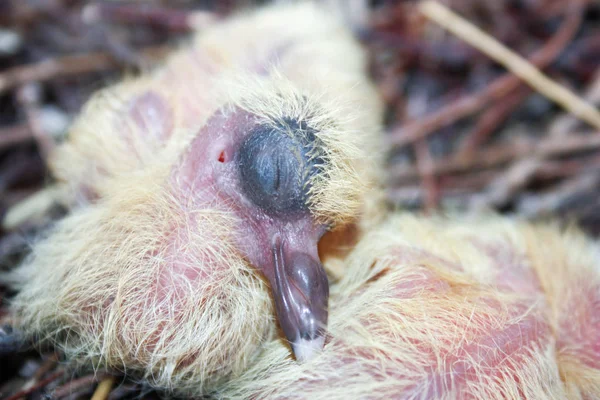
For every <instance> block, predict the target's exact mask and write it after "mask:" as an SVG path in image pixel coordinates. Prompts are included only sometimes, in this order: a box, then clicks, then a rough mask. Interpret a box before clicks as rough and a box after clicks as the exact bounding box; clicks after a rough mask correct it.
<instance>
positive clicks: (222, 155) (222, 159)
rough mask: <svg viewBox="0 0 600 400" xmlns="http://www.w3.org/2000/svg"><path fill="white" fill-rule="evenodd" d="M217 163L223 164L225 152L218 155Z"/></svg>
mask: <svg viewBox="0 0 600 400" xmlns="http://www.w3.org/2000/svg"><path fill="white" fill-rule="evenodd" d="M219 162H220V163H224V162H225V150H223V151H221V153H220V154H219Z"/></svg>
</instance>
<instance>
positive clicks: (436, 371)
mask: <svg viewBox="0 0 600 400" xmlns="http://www.w3.org/2000/svg"><path fill="white" fill-rule="evenodd" d="M599 250H600V248H599V247H598V245H597V244H596V243H594V242H593V241H591V240H590V239H588V238H586V237H585V236H584V235H583V234H581V233H580V232H578V231H577V230H575V229H571V230H566V231H565V230H560V229H558V228H557V227H556V226H551V225H528V224H525V223H520V222H515V221H511V220H507V219H501V218H490V219H479V220H469V219H468V218H464V217H463V218H461V219H444V218H425V217H421V216H409V215H396V216H392V217H390V220H389V221H387V222H385V223H383V224H382V225H381V226H379V227H378V228H376V229H374V230H372V231H370V232H368V233H366V234H365V236H364V237H363V239H362V240H361V241H360V242H359V243H358V245H357V246H356V247H355V248H354V249H353V250H352V251H351V252H350V254H349V255H348V257H347V259H346V265H347V266H348V270H347V273H346V274H345V275H344V277H343V278H342V280H341V281H340V282H339V283H337V284H336V285H334V286H333V287H332V297H331V320H330V325H329V332H328V335H327V339H326V343H325V347H324V351H323V353H322V354H321V355H320V356H319V357H317V358H315V359H314V360H311V361H309V362H308V363H305V364H302V365H297V364H295V363H294V362H293V361H291V360H289V359H287V358H286V354H285V352H284V349H283V348H282V347H281V344H280V343H277V342H271V343H270V344H269V345H268V346H266V350H265V352H264V353H263V354H262V355H261V357H260V358H259V359H258V360H257V362H256V363H255V364H254V365H253V366H252V367H251V368H250V369H249V370H248V371H247V372H246V373H245V374H244V375H242V376H241V377H240V378H238V379H234V380H232V381H231V382H229V383H228V385H227V386H226V388H225V389H223V391H222V392H221V395H222V396H223V397H224V398H248V399H251V398H268V399H283V398H285V399H328V400H331V399H348V398H360V399H563V398H569V399H592V398H598V397H600V386H599V384H600V364H599V362H600V351H598V347H597V343H599V339H600V327H599V326H598V318H599V317H600V303H599V302H598V296H600V270H599V268H598V265H599V262H600V258H599V256H600V253H599Z"/></svg>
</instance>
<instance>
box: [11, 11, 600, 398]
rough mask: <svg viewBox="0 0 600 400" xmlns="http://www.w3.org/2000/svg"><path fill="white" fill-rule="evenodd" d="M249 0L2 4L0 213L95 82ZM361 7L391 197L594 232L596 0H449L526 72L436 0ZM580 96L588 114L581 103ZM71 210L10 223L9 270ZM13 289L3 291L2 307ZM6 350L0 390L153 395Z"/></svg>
mask: <svg viewBox="0 0 600 400" xmlns="http://www.w3.org/2000/svg"><path fill="white" fill-rule="evenodd" d="M255 3H256V2H252V1H249V0H247V1H242V0H238V1H236V0H228V1H216V0H198V1H195V2H191V1H178V2H166V1H162V2H161V1H159V0H156V1H153V2H151V3H147V4H145V5H144V6H143V7H141V6H139V5H138V6H135V5H131V4H126V3H123V2H107V3H105V2H84V1H82V0H53V1H44V2H38V1H34V0H27V1H19V0H9V1H6V2H3V3H2V4H0V193H1V196H0V215H4V214H5V213H6V212H7V210H9V209H10V208H11V207H12V206H14V205H15V204H18V203H20V202H22V201H23V200H24V199H26V198H28V197H29V196H31V195H32V194H34V193H36V192H38V191H39V190H40V189H41V188H42V187H44V186H45V185H47V183H48V182H49V181H50V179H51V178H50V177H49V174H48V171H47V169H46V163H45V159H46V156H47V154H49V153H50V152H51V151H52V149H53V147H54V146H55V145H56V143H57V142H59V141H60V140H62V138H63V136H64V134H65V132H66V130H67V127H68V125H69V123H70V121H71V120H72V119H73V118H74V117H75V116H76V115H77V114H78V112H79V110H80V107H81V105H82V104H83V103H84V102H85V100H86V99H87V98H88V97H89V96H90V95H91V93H93V92H94V91H95V90H97V89H98V88H100V87H102V86H105V85H106V84H108V83H111V82H114V81H116V80H118V79H119V78H120V77H121V76H123V74H124V73H125V74H128V73H129V74H131V73H138V72H140V71H144V70H146V69H148V68H151V67H152V66H153V65H155V64H156V63H158V62H160V61H161V59H162V58H163V57H164V56H165V55H166V54H167V52H168V50H169V49H170V48H172V47H173V45H176V44H178V43H180V42H181V41H182V40H184V39H185V37H186V35H187V34H188V33H189V32H190V31H192V30H193V29H202V28H203V27H204V26H208V24H211V23H215V21H218V20H219V19H221V18H224V17H226V16H227V15H228V14H230V13H231V12H234V11H236V10H238V9H240V8H243V7H253V6H255V5H256V4H255ZM366 3H367V2H366V1H363V0H352V1H348V2H347V3H346V4H347V7H348V10H349V12H348V13H347V17H348V23H349V24H351V25H352V27H353V29H354V30H355V31H356V33H357V35H358V36H359V37H360V39H361V40H362V41H363V43H364V45H365V46H366V47H367V49H368V51H369V54H370V56H371V73H372V76H373V79H374V80H375V82H376V85H377V87H378V88H379V90H380V93H381V95H382V97H383V99H384V101H385V103H386V105H387V114H386V121H385V122H386V135H385V140H386V142H387V145H388V146H387V149H386V151H387V161H386V163H387V164H386V167H387V176H386V184H387V186H386V187H387V196H388V200H389V205H390V207H391V208H401V209H411V210H420V211H424V212H426V213H433V212H439V211H448V212H454V211H460V212H466V213H470V212H481V211H482V210H495V211H497V212H500V213H503V214H507V215H513V216H517V217H523V218H527V219H540V218H548V217H552V218H557V217H558V218H560V219H561V220H562V221H565V222H572V221H576V222H577V223H578V224H580V225H581V226H582V227H583V228H584V229H585V230H587V231H588V232H589V233H590V234H592V235H597V234H598V233H600V219H599V218H600V207H599V206H600V200H599V199H600V196H599V191H600V123H598V122H597V121H598V119H595V118H600V116H599V115H600V114H598V111H597V109H596V108H595V107H594V106H591V107H590V105H595V106H597V104H598V103H600V69H598V65H599V64H600V29H599V28H598V26H599V23H600V4H599V3H597V2H592V1H589V0H588V1H586V0H578V1H563V0H530V1H525V0H501V1H498V0H446V1H444V2H443V4H445V5H446V6H447V7H448V8H450V9H452V10H454V11H455V12H456V13H457V14H459V15H460V16H462V18H463V20H467V21H470V22H471V23H473V24H474V25H476V26H478V27H479V28H480V29H481V30H482V31H484V32H487V34H489V35H490V36H491V37H492V38H493V40H494V42H495V43H496V44H497V43H502V44H504V45H505V46H506V47H508V48H510V49H512V51H514V52H515V53H517V54H519V55H521V56H522V57H523V58H524V60H522V61H523V63H521V64H519V63H517V64H515V65H516V67H515V68H516V69H514V68H512V67H511V65H512V66H514V65H513V64H511V63H510V60H512V58H511V57H512V56H513V55H514V54H512V53H511V54H508V55H507V53H504V52H501V51H500V52H494V51H493V49H492V47H493V46H488V45H486V43H488V44H489V42H486V41H485V40H484V41H483V42H480V46H479V47H478V45H477V43H471V44H468V43H467V42H465V41H464V39H465V38H461V37H460V34H459V35H458V36H457V35H456V33H457V32H456V31H455V30H456V28H457V25H456V24H454V23H453V22H452V21H450V22H448V19H444V18H442V19H443V20H446V22H447V23H446V24H445V26H442V25H440V24H439V23H440V22H441V21H437V22H436V12H437V11H436V9H435V8H434V9H430V10H429V11H427V10H426V7H424V4H426V3H429V2H421V3H419V2H415V1H399V0H396V1H394V0H387V1H386V0H378V1H371V2H368V3H369V5H368V6H365V4H366ZM438 11H439V9H438ZM438 17H439V16H438ZM453 24H454V25H453ZM453 32H454V33H453ZM482 35H483V34H482ZM473 36H477V38H475V40H477V39H478V38H479V39H481V37H483V36H481V37H479V33H478V34H477V35H473ZM481 43H483V44H481ZM494 48H495V47H494ZM479 49H481V50H483V52H482V51H480V50H479ZM484 53H485V54H484ZM519 65H520V66H521V67H522V68H521V69H519ZM507 66H508V67H509V68H508V69H507V68H506V67H507ZM523 71H525V72H523ZM540 71H543V74H544V75H541V74H540ZM528 72H530V73H529V74H528ZM536 74H537V75H536ZM517 75H519V76H517ZM540 76H542V77H543V78H545V79H546V81H543V80H542V82H546V83H547V84H546V85H542V86H545V88H546V89H547V88H548V87H549V86H552V87H555V86H556V87H559V88H560V89H561V90H562V91H561V90H559V91H558V92H557V93H555V94H554V97H553V95H552V94H549V93H546V92H545V91H544V87H540V86H536V84H535V82H536V79H541V78H540ZM548 82H550V83H548ZM581 104H587V106H588V108H587V114H586V112H585V111H584V112H583V113H579V112H578V110H581V109H582V108H581ZM584 108H585V107H584ZM569 110H571V111H573V110H575V111H576V112H577V116H575V115H574V114H573V113H572V112H569ZM63 213H64V210H61V209H59V208H56V209H53V210H52V212H50V213H49V214H46V215H43V216H39V217H38V218H35V219H34V220H29V221H27V222H26V223H21V224H17V225H16V226H11V227H10V229H7V228H0V229H2V230H0V260H1V261H0V263H1V264H0V265H1V266H2V270H4V271H7V270H9V269H11V268H12V267H14V266H15V265H16V264H17V263H18V262H19V261H20V260H21V259H22V257H23V256H24V255H25V254H26V252H27V243H29V242H30V240H31V238H32V237H34V236H35V234H36V233H37V232H38V231H39V230H40V229H42V228H43V227H44V226H46V225H47V224H48V223H50V222H51V221H52V220H54V219H56V218H58V217H60V216H61V215H62V214H63ZM10 295H11V293H9V291H8V289H6V288H2V287H0V298H1V299H2V300H3V303H2V306H1V307H0V318H6V316H7V309H6V301H5V299H6V298H7V297H10ZM1 329H8V328H7V327H6V328H1ZM5 350H6V349H4V348H2V346H0V396H2V397H6V398H9V399H18V398H25V397H29V398H41V397H44V398H52V399H62V398H72V399H79V398H87V397H89V396H90V395H91V394H92V393H94V392H95V393H96V395H97V396H99V398H109V399H124V398H134V397H135V398H156V397H157V395H156V394H155V393H153V392H150V391H148V390H146V389H145V388H144V387H142V386H141V385H139V384H136V383H134V382H130V381H128V380H127V378H125V377H120V376H117V377H115V376H108V375H103V374H100V373H98V374H75V375H73V373H72V371H68V370H67V369H65V368H64V367H63V366H62V365H61V363H60V357H61V356H60V355H59V354H55V353H54V352H53V351H52V350H51V349H48V350H47V351H46V352H44V353H43V354H42V355H41V356H40V355H38V353H37V352H30V351H23V352H18V353H13V352H8V351H5Z"/></svg>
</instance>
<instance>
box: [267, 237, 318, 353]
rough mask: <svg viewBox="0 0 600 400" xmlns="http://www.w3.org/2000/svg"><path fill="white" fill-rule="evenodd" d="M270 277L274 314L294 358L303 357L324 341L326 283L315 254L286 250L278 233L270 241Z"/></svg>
mask: <svg viewBox="0 0 600 400" xmlns="http://www.w3.org/2000/svg"><path fill="white" fill-rule="evenodd" d="M272 251H273V263H274V268H273V274H272V275H271V277H270V281H271V282H270V283H271V288H272V291H273V297H274V299H275V309H276V311H277V318H278V320H279V324H280V325H281V328H282V329H283V332H284V334H285V336H286V337H287V339H288V340H289V342H290V344H291V346H292V350H293V351H294V355H295V356H296V359H297V360H298V361H300V362H304V361H307V360H309V359H311V358H312V357H313V356H315V355H316V354H318V353H319V352H320V351H321V349H322V348H323V344H324V342H325V336H324V335H325V328H326V326H327V301H328V299H329V283H328V281H327V275H326V273H325V270H324V269H323V266H322V265H321V262H320V260H319V258H318V256H316V255H315V256H311V255H309V254H306V253H303V252H296V251H293V250H290V249H289V248H288V246H287V245H286V242H285V241H284V240H283V239H281V238H280V237H279V236H277V237H276V238H275V240H274V241H273V247H272Z"/></svg>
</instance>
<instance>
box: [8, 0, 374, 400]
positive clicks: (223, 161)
mask: <svg viewBox="0 0 600 400" xmlns="http://www.w3.org/2000/svg"><path fill="white" fill-rule="evenodd" d="M380 118H381V105H380V103H379V99H378V98H377V96H376V94H375V91H374V89H373V88H372V87H371V86H370V84H369V83H368V81H367V78H366V74H365V57H364V54H363V53H362V51H361V49H360V48H359V46H358V45H357V43H355V42H354V40H353V38H352V35H351V34H350V33H349V32H348V31H347V29H346V28H345V27H344V25H343V24H342V23H341V22H340V21H338V20H337V18H336V17H335V16H334V15H331V14H330V13H328V12H327V10H325V9H323V8H321V6H319V5H317V4H313V3H301V4H295V5H289V6H274V7H270V8H265V9H263V10H259V11H257V12H255V13H252V14H247V15H240V16H238V17H234V18H232V19H230V20H228V21H226V22H224V23H222V24H219V25H217V26H214V27H213V28H211V29H209V30H207V31H205V32H201V33H199V34H198V35H197V36H196V37H195V38H194V39H193V40H192V43H191V44H190V45H189V46H186V47H183V48H182V49H181V50H179V51H178V52H176V53H175V54H173V55H172V56H171V57H170V58H169V59H168V60H167V62H166V63H165V64H164V66H162V67H160V68H158V69H157V70H155V71H153V72H151V73H149V74H146V75H143V76H141V77H139V78H135V79H130V80H127V81H125V82H123V83H120V84H118V85H116V86H114V87H111V88H109V89H106V90H104V91H102V92H100V93H98V94H97V95H96V96H95V97H94V98H93V99H91V100H90V101H89V103H88V104H87V105H86V106H85V109H84V111H83V112H82V114H81V116H80V117H79V118H78V120H77V121H76V122H75V124H74V125H73V127H72V129H71V132H70V138H69V141H68V142H67V143H65V144H64V145H62V146H61V147H60V148H59V149H58V151H57V152H56V153H55V154H54V155H53V158H52V170H53V171H54V173H55V175H56V176H57V178H58V179H59V180H61V181H62V182H63V183H64V185H65V187H67V188H69V190H70V193H71V205H72V212H71V213H70V215H68V216H67V217H66V218H64V219H63V220H62V221H60V222H58V223H57V224H56V226H55V227H53V228H52V229H51V230H50V231H49V232H48V233H47V234H46V235H45V237H44V238H43V239H41V240H40V241H39V242H38V243H36V244H35V245H34V246H33V251H32V255H31V256H30V257H29V259H28V260H27V261H26V262H25V263H24V264H23V265H22V266H20V267H19V268H18V269H17V270H16V272H15V274H14V275H13V280H14V281H15V282H16V285H17V287H18V288H19V289H20V292H19V294H18V295H17V296H16V298H15V299H14V303H13V311H14V316H15V321H16V324H17V328H18V329H20V331H21V332H23V334H24V335H26V336H29V337H35V338H36V339H38V340H46V341H50V342H52V343H54V344H55V345H57V346H58V347H59V348H61V349H62V350H63V351H64V352H65V353H66V355H67V357H68V358H69V359H70V360H72V361H74V362H78V363H79V364H81V365H84V366H94V367H95V368H98V367H100V368H109V369H119V370H124V371H127V372H130V373H133V374H137V375H138V376H140V377H141V378H142V379H143V380H145V381H147V382H149V383H150V384H151V385H153V386H155V387H159V388H162V389H166V390H172V391H176V392H177V393H178V394H183V395H202V394H204V393H207V392H209V391H211V390H213V389H214V388H215V387H216V385H218V384H219V383H220V382H222V381H223V380H224V379H225V378H227V377H230V376H236V375H239V374H240V373H241V372H242V371H243V370H244V369H245V368H246V367H247V365H248V364H249V362H250V361H251V360H252V359H253V358H254V357H255V355H256V354H257V351H258V350H259V348H260V347H261V345H262V344H263V343H264V342H265V341H266V340H267V339H272V338H273V337H274V335H276V329H275V327H276V325H275V324H274V322H273V315H274V314H275V313H274V312H273V309H274V310H275V311H276V315H277V320H278V323H279V325H280V327H281V329H282V331H283V333H284V334H285V336H286V338H287V340H288V341H289V342H290V343H291V347H292V349H293V352H294V354H295V356H296V358H297V359H298V360H300V361H304V360H308V359H310V358H311V357H313V356H314V354H315V353H316V352H318V351H319V350H320V349H321V347H322V345H323V340H324V336H323V335H324V329H325V326H326V324H327V317H328V310H327V303H328V295H329V289H328V279H327V275H326V273H325V270H324V269H323V266H322V264H321V262H320V259H319V255H318V252H317V243H318V242H319V239H320V237H321V236H322V235H323V234H324V233H325V232H326V231H327V230H330V229H332V228H334V227H337V226H341V225H344V224H346V223H349V222H351V221H353V220H355V219H356V217H357V216H358V215H359V214H360V212H361V207H362V204H363V197H364V194H365V193H366V191H367V189H368V188H369V186H370V185H371V178H372V174H373V171H374V169H373V168H371V161H370V160H371V158H370V156H372V155H373V154H374V153H375V149H373V143H376V142H377V141H376V140H374V139H373V137H374V136H375V135H376V134H377V132H378V123H379V120H380ZM262 277H265V278H266V282H265V281H263V279H262ZM271 295H272V297H271Z"/></svg>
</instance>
